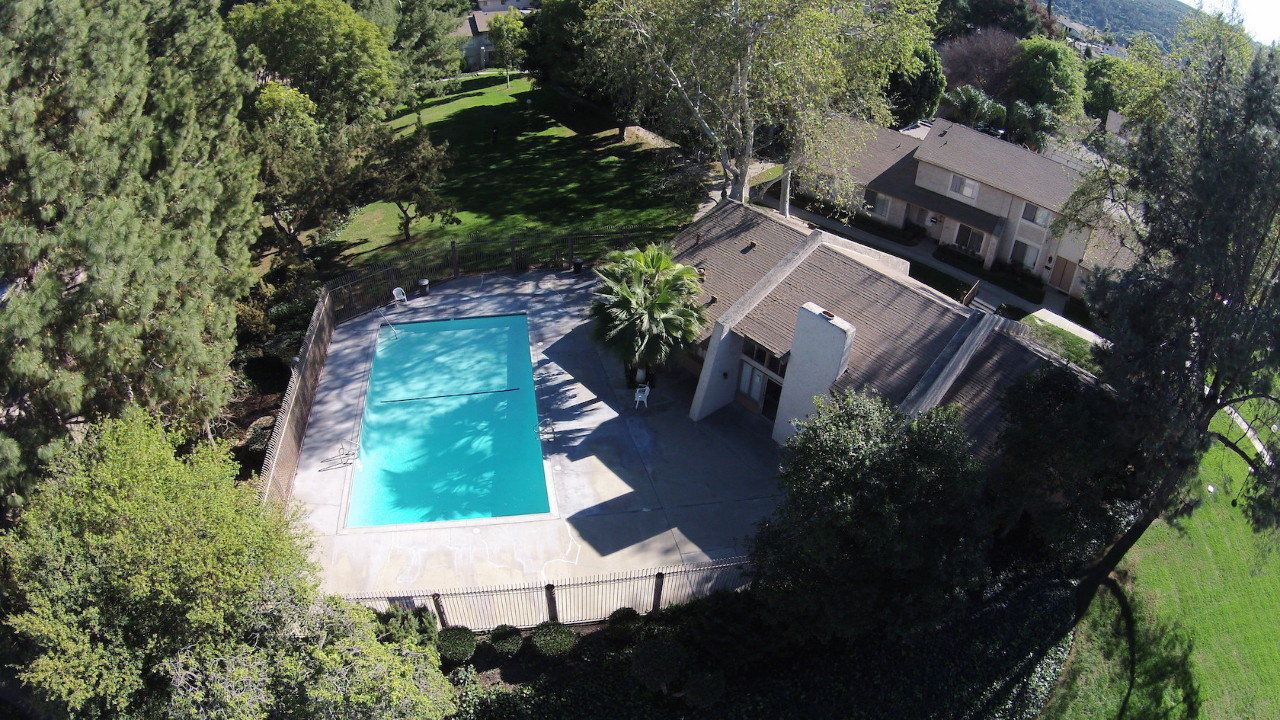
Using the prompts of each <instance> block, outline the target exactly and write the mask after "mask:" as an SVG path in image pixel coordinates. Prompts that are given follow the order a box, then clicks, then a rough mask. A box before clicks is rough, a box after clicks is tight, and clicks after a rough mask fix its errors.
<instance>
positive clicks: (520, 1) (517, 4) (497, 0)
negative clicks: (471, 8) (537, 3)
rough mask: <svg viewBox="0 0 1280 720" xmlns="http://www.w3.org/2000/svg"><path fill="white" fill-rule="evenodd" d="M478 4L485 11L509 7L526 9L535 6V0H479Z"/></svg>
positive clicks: (499, 10)
mask: <svg viewBox="0 0 1280 720" xmlns="http://www.w3.org/2000/svg"><path fill="white" fill-rule="evenodd" d="M477 5H479V6H480V9H481V10H483V11H485V12H502V11H504V10H506V9H507V8H509V7H513V8H519V9H521V10H525V9H527V8H529V7H532V6H533V0H479V2H478V3H477Z"/></svg>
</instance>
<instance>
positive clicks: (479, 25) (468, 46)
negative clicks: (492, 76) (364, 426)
mask: <svg viewBox="0 0 1280 720" xmlns="http://www.w3.org/2000/svg"><path fill="white" fill-rule="evenodd" d="M535 4H536V2H535V0H479V1H478V2H477V3H475V9H474V10H472V11H471V12H470V13H467V16H466V17H464V18H463V19H462V24H461V25H459V26H458V29H457V30H454V31H453V36H454V37H457V38H463V39H465V40H463V46H462V57H463V63H464V64H465V65H466V69H467V70H469V71H475V70H483V69H485V68H486V67H489V65H490V64H491V63H492V60H491V59H490V58H489V53H491V52H493V43H492V42H490V41H489V21H490V20H492V19H493V16H494V15H500V14H502V13H504V12H506V11H507V9H508V8H516V9H517V10H519V11H521V12H528V11H529V9H530V8H532V7H533V6H534V5H535Z"/></svg>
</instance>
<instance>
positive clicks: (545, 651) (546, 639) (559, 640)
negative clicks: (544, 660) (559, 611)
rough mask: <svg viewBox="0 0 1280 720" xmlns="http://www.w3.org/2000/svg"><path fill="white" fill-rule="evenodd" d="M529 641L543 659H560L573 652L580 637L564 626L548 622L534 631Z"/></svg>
mask: <svg viewBox="0 0 1280 720" xmlns="http://www.w3.org/2000/svg"><path fill="white" fill-rule="evenodd" d="M529 641H530V642H531V643H532V644H533V649H534V650H537V651H538V654H540V655H542V656H543V657H549V658H558V657H564V656H565V655H568V654H569V653H570V652H572V651H573V646H574V645H575V644H577V642H578V636H577V635H574V634H573V631H572V630H570V629H569V628H567V627H565V626H564V625H561V624H560V623H558V622H550V621H548V622H544V623H542V624H541V625H539V626H538V627H536V628H534V629H533V635H531V636H530V638H529Z"/></svg>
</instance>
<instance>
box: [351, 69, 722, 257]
mask: <svg viewBox="0 0 1280 720" xmlns="http://www.w3.org/2000/svg"><path fill="white" fill-rule="evenodd" d="M415 116H416V117H417V118H418V119H420V120H421V122H422V123H423V124H424V125H425V126H426V127H427V129H428V130H429V132H430V133H431V137H432V140H433V141H435V142H437V143H441V142H447V143H448V145H449V150H450V153H451V156H452V158H453V165H452V167H450V168H449V169H448V170H446V171H445V182H444V186H443V187H442V189H441V194H442V195H443V196H444V197H445V198H446V199H447V200H449V201H450V202H451V204H452V205H453V206H454V207H455V208H456V210H457V217H458V219H459V220H460V221H461V224H458V225H450V226H441V225H440V224H439V223H430V222H426V221H420V222H417V223H415V224H414V226H413V229H412V230H413V238H412V240H411V241H410V242H408V243H405V242H404V241H403V240H402V238H401V237H400V233H399V230H398V227H397V222H398V218H399V214H398V212H397V211H396V208H395V207H394V206H393V205H390V204H387V203H374V204H372V205H369V206H367V207H365V208H362V209H360V210H359V211H357V212H356V213H355V215H354V216H353V217H352V219H351V221H350V222H349V223H348V224H347V225H346V226H345V227H344V228H343V229H342V231H341V232H340V233H339V234H338V235H337V237H336V239H335V241H336V242H337V243H338V244H339V252H341V253H342V254H343V255H345V261H346V263H347V264H349V265H353V266H354V265H362V264H368V263H373V262H383V261H388V260H394V259H396V258H398V257H404V256H406V255H412V254H416V253H419V252H422V251H423V250H426V249H428V248H430V247H432V246H436V245H440V244H446V243H448V242H449V241H451V240H457V241H459V242H461V241H466V240H478V239H500V240H507V239H522V240H537V239H539V238H544V237H550V236H554V235H561V234H566V233H572V232H579V231H583V230H591V229H599V228H605V227H611V226H629V227H636V226H643V227H665V226H672V225H676V224H680V223H684V222H687V221H688V220H689V219H690V218H691V217H692V214H693V211H694V209H695V208H696V207H697V201H698V200H699V199H700V198H701V197H703V196H705V192H704V190H703V186H702V182H701V179H700V177H698V176H697V175H696V174H693V173H690V172H687V171H684V170H683V169H682V168H681V167H680V166H679V165H678V163H677V162H676V161H675V160H674V157H673V154H672V153H671V152H670V151H666V152H664V151H662V150H659V149H654V148H648V147H646V146H644V145H643V144H640V143H636V142H627V143H620V142H618V140H617V127H616V126H615V125H613V124H612V123H611V122H610V121H609V120H608V119H607V118H603V117H601V116H599V115H598V114H597V113H594V112H592V111H590V110H587V109H583V108H581V107H580V106H575V105H573V104H572V103H570V102H569V101H568V100H566V99H564V98H563V97H561V96H560V95H558V94H556V93H554V92H553V91H550V90H543V89H535V88H533V87H532V85H531V83H530V81H529V80H528V79H525V78H513V79H512V81H511V86H510V87H507V86H506V83H505V82H504V80H503V78H502V76H500V75H488V76H480V77H476V78H471V79H468V80H465V81H463V82H462V83H461V85H460V87H459V89H458V91H457V92H455V93H453V94H452V95H448V96H445V97H442V98H438V99H435V100H433V101H430V102H428V103H426V104H425V105H423V106H421V107H419V108H417V109H416V110H415V111H413V112H409V113H406V114H404V115H402V116H400V117H398V118H396V119H395V120H393V121H392V123H393V125H395V126H397V127H408V126H410V125H411V124H412V123H413V121H414V117H415Z"/></svg>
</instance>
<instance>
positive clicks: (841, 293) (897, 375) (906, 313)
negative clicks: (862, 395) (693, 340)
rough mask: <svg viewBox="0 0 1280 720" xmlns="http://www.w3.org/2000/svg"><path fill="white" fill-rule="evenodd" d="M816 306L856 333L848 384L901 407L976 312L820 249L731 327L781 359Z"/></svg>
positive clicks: (848, 372) (838, 253)
mask: <svg viewBox="0 0 1280 720" xmlns="http://www.w3.org/2000/svg"><path fill="white" fill-rule="evenodd" d="M806 302H815V303H817V304H818V305H821V306H822V307H823V308H824V309H826V310H830V311H831V312H833V313H835V314H836V315H838V316H839V317H841V318H844V319H845V320H847V321H848V322H849V323H850V324H851V325H853V327H854V335H853V355H852V356H851V358H850V360H849V367H848V370H847V371H846V372H847V375H848V376H849V377H848V380H847V381H846V382H848V383H849V384H850V386H851V387H853V388H855V389H859V388H868V389H871V390H873V391H874V392H876V393H878V394H879V395H881V396H882V397H885V398H886V399H888V400H891V401H892V402H894V403H895V404H896V403H899V402H902V399H903V398H905V397H906V396H907V393H908V392H910V391H911V388H912V387H914V386H915V384H916V382H917V381H918V380H919V379H920V377H921V376H922V375H923V374H924V372H925V370H927V369H929V366H930V365H931V364H932V363H933V360H934V358H935V357H937V355H938V353H940V352H941V351H942V348H943V347H944V346H945V345H946V344H947V342H948V341H949V340H950V339H951V336H952V335H954V334H955V333H956V331H957V330H959V329H960V326H961V325H963V324H964V321H965V319H966V318H967V317H968V316H969V314H970V313H971V312H972V311H970V310H969V309H967V308H965V307H962V306H960V305H958V304H955V303H947V302H945V300H944V299H943V298H942V296H940V295H937V294H935V293H932V292H929V291H928V290H926V289H924V288H922V287H916V285H915V281H912V280H907V281H903V280H899V279H897V278H894V277H891V276H889V275H885V274H884V273H881V272H878V271H876V270H874V269H872V268H871V267H868V266H867V265H865V264H863V263H861V262H859V261H858V260H855V259H853V258H852V257H849V256H848V255H845V254H844V253H841V252H838V251H836V250H835V249H833V248H831V247H830V246H827V245H819V246H818V247H817V248H815V249H814V250H813V252H812V253H810V255H809V256H808V257H807V258H805V260H804V261H803V262H802V263H801V264H800V265H799V267H797V268H796V269H795V270H794V271H792V272H791V273H790V274H789V275H788V276H787V277H786V278H785V279H784V280H783V281H782V282H781V283H779V284H778V286H777V287H776V288H774V290H773V292H771V293H769V295H768V296H767V297H766V298H765V299H764V300H762V301H761V302H760V303H759V304H758V305H756V307H755V308H754V309H752V310H751V311H750V312H749V313H747V316H746V317H745V318H744V319H743V320H742V322H740V323H738V325H737V326H736V327H735V328H734V330H735V332H738V333H739V334H741V335H743V336H745V337H749V338H751V339H752V340H755V341H756V342H758V343H760V344H761V345H764V346H765V347H767V348H769V350H770V351H772V352H773V353H774V354H776V355H781V354H783V353H785V352H786V351H787V350H789V349H791V342H792V339H793V336H794V333H795V323H796V313H797V312H798V310H799V308H800V306H801V305H803V304H804V303H806Z"/></svg>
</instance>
